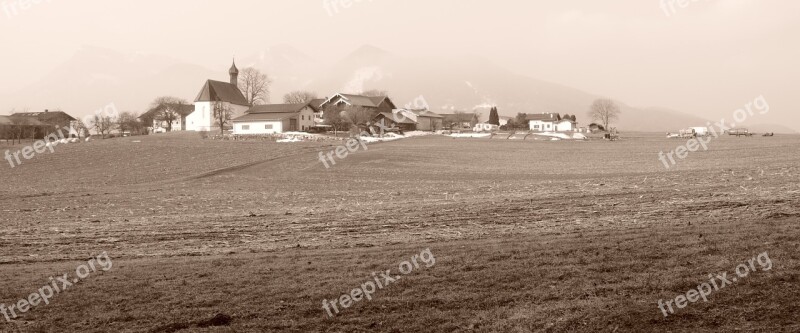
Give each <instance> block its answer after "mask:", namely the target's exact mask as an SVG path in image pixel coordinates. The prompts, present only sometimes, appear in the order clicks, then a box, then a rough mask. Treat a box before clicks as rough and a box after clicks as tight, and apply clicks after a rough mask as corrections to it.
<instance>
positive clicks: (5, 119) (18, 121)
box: [0, 113, 52, 126]
mask: <svg viewBox="0 0 800 333" xmlns="http://www.w3.org/2000/svg"><path fill="white" fill-rule="evenodd" d="M0 125H27V126H52V125H50V124H45V123H43V122H41V121H39V119H36V118H34V117H31V116H16V113H15V114H13V115H10V116H0Z"/></svg>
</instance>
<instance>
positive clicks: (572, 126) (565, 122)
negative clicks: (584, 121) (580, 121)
mask: <svg viewBox="0 0 800 333" xmlns="http://www.w3.org/2000/svg"><path fill="white" fill-rule="evenodd" d="M555 124H556V132H574V131H575V130H576V128H577V127H578V126H577V123H575V122H574V121H572V119H561V120H559V121H557V122H556V123H555Z"/></svg>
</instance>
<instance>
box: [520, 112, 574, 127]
mask: <svg viewBox="0 0 800 333" xmlns="http://www.w3.org/2000/svg"><path fill="white" fill-rule="evenodd" d="M572 119H574V117H573V118H566V116H565V118H562V117H561V115H560V114H558V113H539V114H529V115H528V116H527V120H528V125H529V126H530V127H529V128H530V130H531V131H534V132H574V131H577V129H578V123H577V122H575V121H574V120H572Z"/></svg>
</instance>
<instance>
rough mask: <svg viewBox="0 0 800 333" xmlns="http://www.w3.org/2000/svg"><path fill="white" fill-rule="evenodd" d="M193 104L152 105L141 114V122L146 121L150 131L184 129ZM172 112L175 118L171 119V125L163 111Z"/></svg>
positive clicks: (160, 131) (192, 109) (161, 131)
mask: <svg viewBox="0 0 800 333" xmlns="http://www.w3.org/2000/svg"><path fill="white" fill-rule="evenodd" d="M194 108H195V106H194V105H191V104H162V105H159V106H157V107H154V108H152V109H150V110H148V111H147V112H145V113H144V114H142V115H141V116H139V119H141V120H142V121H143V122H146V123H147V125H148V126H147V127H149V128H150V132H152V133H164V132H167V131H170V130H172V131H186V130H187V126H186V119H187V118H188V117H189V115H191V114H192V112H194ZM165 111H169V112H174V113H175V119H173V121H172V126H170V125H169V124H168V121H167V120H165V119H164V118H165V117H164V112H165Z"/></svg>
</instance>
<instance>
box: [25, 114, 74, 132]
mask: <svg viewBox="0 0 800 333" xmlns="http://www.w3.org/2000/svg"><path fill="white" fill-rule="evenodd" d="M11 117H15V118H22V119H35V120H37V121H39V122H41V123H42V124H45V125H52V126H53V127H54V128H61V129H63V128H64V127H70V126H72V125H75V122H77V121H78V119H75V118H73V117H72V116H70V115H68V114H67V113H66V112H64V111H50V110H44V112H18V113H14V114H12V115H11Z"/></svg>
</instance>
